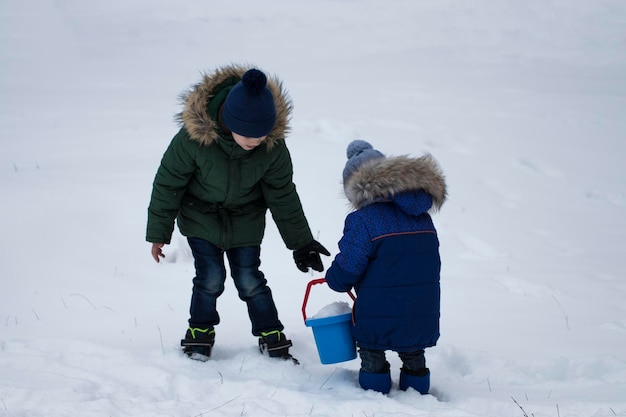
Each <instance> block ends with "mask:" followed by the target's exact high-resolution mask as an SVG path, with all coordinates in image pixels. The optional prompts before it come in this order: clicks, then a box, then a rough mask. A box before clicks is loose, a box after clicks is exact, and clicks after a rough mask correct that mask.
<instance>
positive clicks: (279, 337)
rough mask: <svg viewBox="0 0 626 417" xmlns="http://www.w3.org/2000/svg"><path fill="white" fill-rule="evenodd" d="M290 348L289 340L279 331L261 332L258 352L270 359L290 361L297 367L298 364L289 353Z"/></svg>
mask: <svg viewBox="0 0 626 417" xmlns="http://www.w3.org/2000/svg"><path fill="white" fill-rule="evenodd" d="M291 346H293V344H292V343H291V340H289V339H287V336H285V334H284V333H282V332H281V331H279V330H274V331H271V332H261V337H259V351H260V352H261V353H264V354H265V353H267V355H268V356H269V357H270V358H278V359H283V360H291V361H292V362H293V363H295V364H296V365H298V364H299V363H300V362H298V360H297V359H296V358H294V357H293V356H291V354H290V353H289V348H290V347H291Z"/></svg>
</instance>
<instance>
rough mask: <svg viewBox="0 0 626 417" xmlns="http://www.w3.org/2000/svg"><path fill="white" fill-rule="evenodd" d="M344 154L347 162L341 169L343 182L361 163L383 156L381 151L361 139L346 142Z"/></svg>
mask: <svg viewBox="0 0 626 417" xmlns="http://www.w3.org/2000/svg"><path fill="white" fill-rule="evenodd" d="M346 156H347V157H348V162H346V167H345V168H344V169H343V182H344V184H345V182H346V181H347V180H348V178H350V176H351V175H352V174H354V172H355V171H356V170H357V169H358V168H359V167H360V166H361V165H362V164H363V163H365V162H367V161H371V160H373V159H379V158H384V157H385V155H383V154H382V153H381V152H379V151H377V150H376V149H374V148H373V147H372V145H371V144H370V143H369V142H366V141H364V140H361V139H357V140H353V141H352V142H350V143H349V144H348V149H347V150H346Z"/></svg>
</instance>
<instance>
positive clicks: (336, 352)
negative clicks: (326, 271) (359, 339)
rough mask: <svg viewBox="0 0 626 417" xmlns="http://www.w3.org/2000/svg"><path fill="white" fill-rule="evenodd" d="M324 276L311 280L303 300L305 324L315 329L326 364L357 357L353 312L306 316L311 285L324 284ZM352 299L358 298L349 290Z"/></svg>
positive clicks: (318, 348) (314, 333)
mask: <svg viewBox="0 0 626 417" xmlns="http://www.w3.org/2000/svg"><path fill="white" fill-rule="evenodd" d="M324 283H326V280H325V279H324V278H319V279H314V280H312V281H311V282H309V284H308V286H307V288H306V293H305V294H304V301H302V318H303V319H304V324H305V325H306V326H307V327H310V328H311V329H312V330H313V337H314V338H315V344H316V345H317V353H318V354H319V356H320V361H321V362H322V363H323V364H324V365H327V364H330V363H337V362H345V361H350V360H352V359H354V358H356V341H355V340H354V338H353V337H352V327H353V325H352V313H345V314H339V315H336V316H329V317H320V318H317V319H315V318H312V319H307V318H306V305H307V302H308V300H309V294H310V292H311V287H312V286H313V285H315V284H324ZM348 295H349V296H350V298H352V301H355V300H356V298H355V296H354V294H352V292H351V291H349V292H348Z"/></svg>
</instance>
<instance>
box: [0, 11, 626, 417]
mask: <svg viewBox="0 0 626 417" xmlns="http://www.w3.org/2000/svg"><path fill="white" fill-rule="evenodd" d="M0 51H1V54H2V55H1V59H0V71H1V75H0V146H1V147H0V149H1V151H0V190H1V195H2V204H0V215H1V216H2V228H1V230H2V239H0V416H10V417H18V416H20V417H21V416H46V417H52V416H54V417H56V416H81V417H89V416H188V417H194V416H196V417H198V416H203V417H204V416H211V417H212V416H254V417H256V416H342V417H343V416H367V417H372V416H376V417H382V416H455V417H458V416H461V417H463V416H493V417H516V416H518V417H522V416H524V415H528V416H531V417H532V416H535V417H541V416H549V417H579V416H580V417H582V416H594V417H599V416H626V353H625V352H626V302H625V301H624V300H625V299H626V283H625V280H624V270H625V269H626V261H625V257H624V250H625V248H626V168H625V165H624V162H625V157H626V140H625V139H626V117H625V115H626V2H623V1H622V0H593V1H590V0H570V1H561V0H528V1H517V0H484V1H465V0H438V1H432V0H417V1H416V0H391V1H385V2H382V1H375V0H360V1H348V0H344V1H341V0H315V1H288V0H277V1H271V2H256V1H254V0H242V1H231V2H207V1H199V0H190V1H185V2H174V1H166V0H158V1H154V0H151V1H148V0H129V1H125V2H111V1H105V0H94V1H72V0H33V1H19V0H7V1H4V2H2V5H1V6H0ZM231 62H242V63H254V64H256V65H258V66H259V67H260V68H262V69H264V70H265V71H267V72H270V73H274V74H277V75H278V76H279V77H280V78H281V79H282V80H283V82H284V84H285V86H286V87H287V89H288V90H289V92H290V95H291V97H292V99H293V101H294V104H295V112H294V117H293V120H292V125H293V131H292V133H291V135H290V136H289V138H288V144H289V147H290V150H291V152H292V156H293V159H294V165H295V180H296V183H297V186H298V190H299V192H300V196H301V198H302V201H303V204H304V207H305V211H306V213H307V216H308V219H309V222H310V224H311V226H312V228H313V230H314V234H316V236H317V238H318V239H319V240H320V242H322V243H323V244H324V245H325V246H327V247H328V248H329V249H330V250H331V251H332V252H333V255H334V254H335V253H336V251H337V245H336V243H337V241H338V240H339V238H340V237H341V231H342V227H343V220H344V217H345V215H346V214H347V210H348V208H347V204H346V201H345V199H344V198H343V196H342V189H341V184H340V179H341V170H342V169H343V165H344V163H345V147H346V145H347V144H348V143H349V142H350V141H351V140H352V139H355V138H362V139H366V140H368V141H370V142H371V143H373V144H374V145H375V146H376V147H377V148H378V149H380V150H381V151H382V152H385V153H387V154H390V155H399V154H411V155H420V154H422V153H423V152H431V153H432V154H433V155H434V156H435V157H436V158H437V159H438V160H439V162H440V163H441V165H442V166H443V168H444V171H445V173H446V176H447V179H448V184H449V194H450V198H449V201H448V203H447V204H446V205H444V207H443V209H442V211H441V212H440V213H438V214H437V215H435V217H434V220H435V222H436V225H437V227H438V230H439V235H440V240H441V253H442V259H443V268H442V319H441V320H442V321H441V327H442V336H441V339H440V342H439V344H438V346H437V347H435V348H432V349H429V350H428V351H427V361H428V365H429V367H430V368H431V371H432V389H431V395H427V396H420V395H418V394H416V393H415V392H414V391H411V392H401V391H398V390H397V385H396V386H394V388H393V389H392V392H391V393H390V394H389V395H388V396H383V395H380V394H376V393H373V392H366V391H363V390H361V389H360V388H359V387H358V383H357V373H358V368H359V361H358V360H354V361H350V362H344V363H340V364H335V365H322V364H320V362H319V358H318V356H317V349H316V345H315V341H314V339H313V334H312V331H311V329H310V328H308V327H306V326H305V325H304V323H303V320H302V315H301V311H300V309H301V305H302V299H303V296H304V292H305V288H306V285H307V283H308V282H309V281H310V280H312V279H315V278H319V277H320V276H323V274H302V273H301V272H299V271H298V270H297V269H296V267H295V265H294V264H293V261H292V259H291V253H290V252H289V251H288V250H287V249H286V248H285V247H284V245H283V244H282V241H281V240H280V237H279V235H278V232H277V231H276V229H275V226H273V223H271V222H270V226H269V227H268V231H267V235H266V239H265V242H264V245H263V252H262V260H263V266H262V269H263V271H264V272H265V273H266V275H267V276H268V278H269V281H270V285H271V287H272V289H273V292H274V294H275V298H276V302H277V304H278V308H279V312H280V314H281V319H282V320H283V322H284V323H285V325H286V330H285V331H286V333H287V334H288V336H289V337H290V338H291V339H292V340H293V341H294V348H293V353H294V355H295V356H296V357H298V358H299V359H300V361H301V366H295V365H292V364H290V363H283V362H277V361H272V360H270V359H269V358H265V357H263V356H261V355H259V354H258V352H257V348H256V340H255V338H254V337H253V336H252V335H251V334H250V331H249V328H250V326H249V322H248V319H247V314H246V311H245V305H244V304H243V303H242V302H241V301H239V299H238V298H237V296H236V292H235V289H234V287H233V285H232V283H231V284H230V285H229V286H228V288H227V291H226V293H225V294H224V295H223V297H222V298H221V299H220V302H219V306H218V307H219V309H220V313H221V316H222V324H221V325H220V326H219V327H218V328H217V344H216V346H215V349H214V355H213V358H212V359H211V360H210V361H209V362H206V363H200V362H196V361H191V360H189V359H187V358H186V357H184V356H183V355H182V354H181V352H180V350H179V349H180V348H179V346H178V344H179V340H180V338H181V337H182V336H183V333H184V330H185V327H186V320H187V311H188V303H189V296H190V292H191V278H192V277H193V265H192V259H191V256H190V253H189V250H188V248H187V246H186V242H185V240H184V239H183V238H182V236H180V235H176V237H175V240H174V242H173V244H172V245H170V246H168V247H166V248H165V253H166V255H167V259H166V260H167V262H165V263H161V264H156V263H155V262H154V261H153V260H152V259H151V257H150V247H149V244H148V243H146V242H145V241H144V230H145V216H146V208H147V204H148V200H149V195H150V191H151V183H152V179H153V176H154V173H155V171H156V168H157V166H158V163H159V160H160V157H161V155H162V153H163V152H164V150H165V148H166V146H167V145H168V143H169V141H170V139H171V137H172V136H173V134H174V133H175V132H176V131H177V126H176V125H175V123H174V120H173V116H174V114H175V113H176V112H178V111H179V110H180V107H179V103H178V101H177V96H178V94H179V93H181V92H182V91H183V90H185V89H186V88H187V87H188V86H190V85H191V84H193V83H195V82H197V81H198V79H199V74H200V72H201V71H203V70H210V69H212V68H214V67H216V66H220V65H224V64H228V63H231ZM330 260H331V258H325V259H324V262H325V264H326V266H329V265H330ZM342 301H349V299H347V297H345V295H342V294H336V293H333V292H331V291H330V290H328V289H327V288H326V287H324V286H315V287H314V289H313V291H312V294H311V299H310V304H309V312H310V314H314V313H315V311H316V310H317V309H319V308H321V307H323V306H324V305H326V304H329V303H333V302H342ZM389 358H390V360H391V362H392V377H393V378H394V380H395V383H396V384H397V378H398V373H399V371H398V368H399V367H400V363H399V360H398V359H397V357H396V356H395V355H393V354H390V355H389Z"/></svg>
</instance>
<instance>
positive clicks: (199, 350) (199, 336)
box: [180, 327, 215, 362]
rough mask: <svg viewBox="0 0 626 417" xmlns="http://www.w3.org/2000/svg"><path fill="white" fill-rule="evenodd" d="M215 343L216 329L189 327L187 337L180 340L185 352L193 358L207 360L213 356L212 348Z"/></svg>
mask: <svg viewBox="0 0 626 417" xmlns="http://www.w3.org/2000/svg"><path fill="white" fill-rule="evenodd" d="M214 344H215V330H214V329H213V328H209V329H198V328H191V327H190V328H188V329H187V333H185V338H184V339H183V340H181V341H180V345H181V346H182V347H183V352H185V353H186V354H187V356H189V357H190V358H191V359H195V360H199V361H203V362H204V361H207V360H209V358H210V357H211V349H213V345H214Z"/></svg>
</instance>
